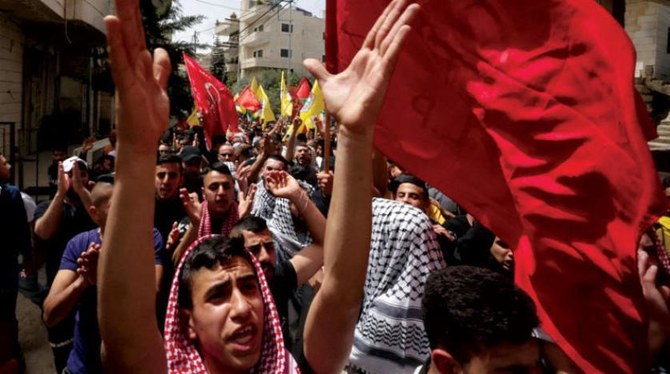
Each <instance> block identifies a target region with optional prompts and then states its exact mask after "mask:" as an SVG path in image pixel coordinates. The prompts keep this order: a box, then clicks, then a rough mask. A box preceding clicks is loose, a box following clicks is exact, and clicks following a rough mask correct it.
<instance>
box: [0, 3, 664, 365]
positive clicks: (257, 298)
mask: <svg viewBox="0 0 670 374" xmlns="http://www.w3.org/2000/svg"><path fill="white" fill-rule="evenodd" d="M418 10H419V6H418V5H416V4H408V2H407V1H404V0H394V1H393V2H391V4H390V5H389V6H388V8H387V9H386V11H385V12H384V14H382V15H381V17H380V18H379V20H378V21H377V23H376V24H375V26H374V27H373V28H372V30H371V31H370V33H369V35H368V36H367V38H366V40H365V42H364V45H363V48H362V49H361V50H360V51H359V53H358V54H357V55H356V57H355V58H354V60H353V62H352V64H351V66H350V67H349V68H348V69H347V70H345V71H343V72H342V73H339V74H337V75H331V74H329V73H328V72H326V70H325V68H324V67H323V66H322V65H321V63H320V62H318V61H315V60H307V61H306V62H305V64H306V67H307V68H308V70H309V71H310V72H311V73H312V74H313V75H314V77H315V78H316V79H317V80H318V81H319V84H320V86H321V87H322V89H323V93H324V97H325V100H326V106H327V109H328V111H329V113H331V114H332V116H333V118H334V121H332V122H326V121H317V128H316V129H314V130H310V131H308V132H307V133H302V134H298V133H297V131H293V130H291V129H297V128H299V127H300V119H299V118H282V119H280V120H279V121H277V122H276V123H262V122H261V121H257V120H253V119H247V118H246V117H240V126H239V131H238V132H229V133H228V135H227V136H218V137H216V136H215V137H211V138H210V137H209V136H208V134H205V133H204V132H203V130H202V127H199V126H194V127H180V126H175V127H172V128H170V129H167V130H166V129H165V127H166V124H167V123H168V108H169V98H168V96H167V93H166V91H165V84H166V81H167V77H168V75H169V73H170V71H171V65H170V61H169V59H168V57H167V54H166V53H165V52H164V51H162V50H156V51H154V52H153V56H152V55H151V54H149V53H148V52H147V51H146V47H145V45H144V41H143V40H142V35H143V29H142V25H141V22H140V20H141V16H140V15H139V11H138V8H137V4H136V2H133V1H120V0H119V1H117V14H118V16H116V17H114V16H110V17H108V18H106V23H107V28H108V43H109V51H110V59H111V61H110V62H111V66H112V71H113V77H114V82H115V85H116V89H117V100H118V109H117V124H116V127H117V129H116V132H115V133H114V142H113V144H112V145H111V146H110V148H109V149H106V150H105V152H104V155H103V156H102V157H101V158H100V160H99V161H98V162H96V166H95V167H89V165H88V164H87V163H86V162H85V161H84V160H83V159H82V158H81V156H83V155H81V154H80V155H76V156H72V157H70V158H67V152H64V151H63V150H62V149H58V150H55V151H54V160H55V162H54V166H53V168H51V169H50V170H49V174H50V177H51V180H52V184H53V193H52V198H51V199H50V200H49V201H45V202H42V203H40V204H39V205H37V206H31V204H30V203H29V201H30V198H29V197H27V196H25V195H24V196H22V195H21V193H20V192H19V191H18V189H17V188H16V187H13V186H11V185H9V184H7V183H6V182H8V179H9V167H10V165H8V164H7V161H6V159H5V158H4V157H3V156H2V155H0V182H2V183H3V184H0V186H1V190H0V209H1V210H0V230H1V231H0V232H2V233H3V234H2V235H3V237H4V240H3V243H4V244H3V247H4V248H6V249H5V250H3V251H0V256H2V258H1V259H0V280H1V281H2V283H0V312H1V313H0V331H1V332H2V333H1V334H0V373H14V372H21V370H22V368H23V363H22V360H21V352H20V349H19V346H18V334H19V333H20V331H18V326H17V323H16V315H15V310H16V298H17V292H18V290H19V283H20V282H21V284H22V286H21V289H22V291H23V292H25V294H26V295H27V296H29V297H31V300H33V301H34V302H35V303H37V304H39V305H40V306H41V307H42V311H43V319H44V324H45V326H46V328H47V330H48V335H49V342H50V344H51V348H52V350H53V357H54V364H55V367H56V370H57V372H58V373H100V372H119V373H127V372H138V373H145V372H170V373H245V372H260V373H298V372H303V373H311V372H316V373H340V372H343V371H346V372H348V373H371V374H374V373H414V372H417V373H486V372H488V373H493V372H511V373H526V372H528V373H538V372H547V373H549V372H564V373H572V372H579V368H577V367H575V366H574V364H573V363H572V362H571V360H570V359H569V358H568V357H567V356H566V355H565V354H564V353H563V352H562V351H561V349H560V348H559V347H558V346H557V345H556V344H554V341H553V340H552V338H551V337H549V336H548V335H547V334H546V333H544V331H543V330H542V328H541V325H540V322H539V318H538V315H537V311H536V306H535V305H534V302H533V300H532V299H531V298H530V297H529V296H528V295H527V294H526V293H525V292H524V291H523V290H521V289H520V288H519V287H517V286H516V285H515V284H514V254H513V253H514V251H513V248H510V247H509V246H508V244H507V243H505V241H504V240H503V239H501V238H499V237H497V236H496V234H495V233H493V232H491V231H490V230H489V229H488V228H487V227H485V226H484V225H482V224H481V223H480V222H478V221H477V219H476V218H475V217H473V216H471V215H470V214H468V213H467V212H466V211H465V210H464V209H463V207H461V206H459V205H458V204H457V202H455V201H453V200H451V199H450V198H449V197H448V196H445V195H444V194H443V193H441V192H440V191H439V190H437V189H435V188H433V187H432V186H430V185H428V184H427V183H426V182H424V181H423V180H421V179H419V178H417V177H416V176H414V175H411V173H409V172H408V171H406V170H403V168H402V166H401V165H397V164H395V163H393V161H391V160H387V159H386V158H385V157H384V156H383V155H382V154H381V153H380V152H378V151H376V150H375V149H374V147H373V135H374V124H375V121H376V118H377V116H378V115H379V111H380V110H381V106H382V103H383V98H384V93H385V91H386V88H387V85H388V82H389V79H390V77H391V74H392V72H393V68H394V66H395V63H396V59H397V56H398V53H399V50H400V48H402V47H401V46H402V42H403V40H404V38H405V37H406V35H407V33H408V32H409V28H410V26H409V25H410V24H411V22H412V19H413V18H414V17H415V16H416V15H417V13H418ZM117 139H118V140H117ZM89 149H90V142H87V143H85V146H84V147H82V151H83V152H86V151H88V150H89ZM669 182H670V181H669ZM664 187H670V183H668V185H667V186H664ZM668 191H669V192H670V188H669V189H668ZM661 223H663V222H661ZM664 227H665V226H660V231H659V233H660V234H661V235H660V238H661V239H663V240H662V242H660V241H659V236H657V235H656V232H655V231H653V230H651V231H648V232H647V234H645V235H644V236H643V238H642V240H641V245H640V251H639V275H640V284H641V287H642V289H643V290H644V293H645V296H646V299H647V301H648V304H649V310H650V324H649V342H645V343H644V344H647V343H648V344H649V347H650V349H649V351H650V354H649V367H650V370H656V371H657V372H665V371H663V370H668V368H670V366H668V363H669V358H670V346H669V343H670V340H669V339H668V337H670V311H669V310H668V300H669V299H670V292H669V289H668V288H667V287H664V286H660V285H659V284H660V282H661V281H667V275H668V274H667V273H665V272H664V271H667V270H668V269H666V268H665V267H664V266H663V264H659V263H658V262H657V261H656V260H657V259H658V258H659V257H658V252H657V249H658V246H661V245H662V244H664V243H665V240H664V239H665V237H666V234H665V231H663V230H664ZM19 255H21V256H19ZM19 257H21V258H22V260H23V263H22V266H23V268H22V267H21V264H20V263H19ZM42 264H44V266H45V268H46V275H47V284H46V287H45V288H40V286H39V284H37V282H36V280H35V278H34V272H35V268H36V267H39V266H41V265H42ZM663 277H666V278H663ZM19 279H21V281H19ZM641 344H642V343H641Z"/></svg>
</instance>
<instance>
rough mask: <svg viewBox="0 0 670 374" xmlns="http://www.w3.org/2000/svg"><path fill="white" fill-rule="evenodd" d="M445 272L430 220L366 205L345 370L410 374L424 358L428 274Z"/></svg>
mask: <svg viewBox="0 0 670 374" xmlns="http://www.w3.org/2000/svg"><path fill="white" fill-rule="evenodd" d="M444 267H446V264H445V262H444V259H443V257H442V252H441V251H440V247H439V244H438V242H437V239H436V236H435V233H434V231H433V227H432V225H431V222H430V219H429V218H428V216H426V215H425V214H424V213H423V212H422V211H420V210H419V209H416V208H414V207H412V206H410V205H407V204H402V203H397V202H394V201H390V200H385V199H374V200H373V202H372V240H371V247H370V257H369V264H368V272H367V278H366V280H365V298H364V300H363V309H362V312H361V317H360V319H359V321H358V324H357V325H356V330H355V333H354V345H353V348H352V351H351V355H350V357H349V363H350V365H351V366H352V367H353V368H355V369H357V370H359V371H362V372H366V373H373V374H376V373H382V374H387V373H412V372H413V371H414V369H415V368H416V367H417V366H419V365H421V364H422V363H423V362H424V361H425V360H426V358H427V357H429V355H430V346H429V343H428V337H427V336H426V333H425V331H424V326H423V316H422V309H421V299H422V298H423V293H424V285H425V283H426V279H427V278H428V276H429V275H430V273H431V272H433V271H435V270H438V269H442V268H444Z"/></svg>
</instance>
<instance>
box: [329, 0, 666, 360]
mask: <svg viewBox="0 0 670 374" xmlns="http://www.w3.org/2000/svg"><path fill="white" fill-rule="evenodd" d="M387 3H388V1H386V0H369V1H359V0H328V5H327V12H328V15H327V20H328V21H327V26H328V29H327V31H326V32H327V36H326V37H327V41H326V46H327V50H326V53H327V65H328V66H329V68H330V69H332V70H331V71H341V70H343V69H344V68H346V66H347V65H348V63H349V62H350V61H351V59H352V57H353V56H354V54H355V53H356V51H357V50H358V49H359V47H360V46H361V44H362V42H363V39H364V36H365V35H366V33H367V31H368V30H369V29H370V27H372V25H373V23H374V20H375V19H376V17H377V16H378V15H379V14H380V13H381V12H382V10H383V8H384V7H385V6H386V4H387ZM421 4H422V9H423V10H422V12H421V15H420V16H419V17H418V18H419V20H418V21H417V23H416V24H415V25H414V27H413V29H414V31H413V32H412V33H411V35H410V37H409V38H408V40H407V41H406V42H405V44H404V46H403V52H402V53H401V56H400V59H399V62H398V66H397V68H396V70H395V73H394V75H393V78H392V80H391V83H390V86H389V90H388V94H387V98H386V102H385V104H384V108H383V111H382V114H381V117H380V119H379V122H378V124H377V128H376V132H375V142H376V145H377V146H378V147H379V148H380V149H381V150H382V151H383V152H384V153H385V154H386V155H387V156H389V157H390V158H392V159H393V160H395V161H396V162H398V163H399V164H400V165H401V166H403V167H405V168H407V169H408V170H409V171H411V172H412V173H414V174H416V175H418V176H419V177H421V178H424V179H425V180H427V181H428V182H429V183H431V184H432V185H434V186H436V187H438V188H439V189H440V190H442V191H443V192H445V193H446V194H447V195H448V196H450V197H452V198H454V199H455V200H456V201H458V202H459V203H460V204H462V205H463V206H464V207H465V208H466V209H467V210H468V211H469V212H471V213H472V214H473V215H474V216H475V217H477V218H478V219H479V220H480V221H481V222H482V223H483V224H485V225H486V226H488V227H490V228H491V229H492V230H493V231H494V232H496V233H497V234H498V235H499V236H501V237H502V238H504V239H505V240H506V241H508V242H510V243H512V244H513V245H514V246H515V247H516V251H515V259H516V261H517V267H516V269H517V272H516V280H517V282H518V284H519V285H520V286H521V287H522V288H524V289H525V290H526V291H527V292H528V293H529V294H530V295H531V297H533V299H534V300H535V302H536V304H537V307H538V313H539V315H540V319H541V321H542V328H543V329H544V330H545V331H546V332H548V333H549V335H550V336H552V337H553V338H554V339H555V340H556V342H557V343H558V344H559V345H560V346H561V348H562V349H563V350H564V351H565V352H566V353H567V354H568V355H569V356H570V358H572V360H573V361H574V362H575V363H576V364H577V365H578V366H579V368H581V369H582V370H584V371H585V372H606V373H618V372H628V373H630V372H641V371H643V368H644V367H645V362H644V361H645V358H646V356H645V354H646V345H647V344H646V343H647V331H646V321H645V309H644V307H645V306H644V303H643V298H642V291H641V287H640V283H639V279H638V276H637V272H636V241H637V238H638V237H639V234H640V232H641V229H642V228H644V227H646V226H648V225H649V224H651V223H652V222H653V221H654V220H655V218H656V216H657V215H660V214H661V213H662V212H663V211H664V209H665V204H666V202H665V199H664V198H663V196H662V194H661V191H660V187H659V183H658V179H657V176H656V174H655V172H654V168H653V164H652V160H651V157H650V153H649V150H648V147H647V144H646V141H645V136H644V135H645V134H651V133H654V132H655V131H654V130H653V129H650V127H649V126H650V125H651V122H650V120H649V117H648V115H647V112H646V108H645V107H644V105H642V103H641V100H640V98H639V96H638V95H637V93H636V92H635V89H634V86H633V69H634V64H635V58H634V50H633V46H632V44H631V42H630V40H629V38H628V37H627V36H626V34H625V33H624V31H623V30H622V29H621V27H620V26H619V25H618V24H617V23H616V22H615V21H614V19H612V17H611V16H610V15H609V14H608V13H607V12H606V11H605V10H604V9H602V8H601V7H600V6H599V5H598V4H597V3H596V2H594V1H586V0H516V1H504V0H489V1H481V0H443V1H436V0H433V1H421Z"/></svg>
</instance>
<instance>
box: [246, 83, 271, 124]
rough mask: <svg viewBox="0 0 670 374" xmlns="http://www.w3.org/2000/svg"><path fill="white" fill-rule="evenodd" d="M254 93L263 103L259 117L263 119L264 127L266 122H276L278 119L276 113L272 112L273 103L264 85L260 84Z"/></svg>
mask: <svg viewBox="0 0 670 374" xmlns="http://www.w3.org/2000/svg"><path fill="white" fill-rule="evenodd" d="M255 81H256V78H254V80H253V81H252V84H253V83H254V82H255ZM257 85H258V84H257ZM252 90H253V88H252ZM254 94H256V97H257V98H258V100H259V101H260V102H261V105H262V106H261V113H260V116H259V118H260V119H262V120H263V128H265V124H267V123H269V122H274V121H276V120H277V119H276V118H275V114H274V113H273V112H272V105H270V99H269V98H268V95H267V94H266V93H265V90H264V89H263V86H262V85H258V88H257V89H256V91H254Z"/></svg>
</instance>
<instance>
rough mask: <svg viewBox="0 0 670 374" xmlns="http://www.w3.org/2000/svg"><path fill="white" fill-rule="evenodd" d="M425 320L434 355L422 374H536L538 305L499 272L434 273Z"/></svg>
mask: <svg viewBox="0 0 670 374" xmlns="http://www.w3.org/2000/svg"><path fill="white" fill-rule="evenodd" d="M423 319H424V325H425V327H426V333H427V334H428V340H429V341H430V348H431V351H432V352H431V357H430V359H429V363H428V364H427V365H425V366H424V367H423V368H422V369H421V370H420V371H419V372H420V373H440V374H450V373H493V372H513V373H534V372H538V369H539V363H540V362H539V360H540V346H539V343H538V341H537V340H536V339H535V338H533V337H532V333H533V330H534V329H535V328H536V327H538V325H539V319H538V317H537V313H536V310H535V304H533V300H532V299H531V298H530V297H529V296H528V295H527V294H526V293H525V292H524V291H523V290H521V289H520V288H518V287H517V286H515V285H514V284H513V283H512V282H510V281H509V279H507V278H505V277H504V276H502V275H500V274H498V273H496V272H493V271H491V270H487V269H482V268H478V267H471V266H453V267H448V268H446V269H444V270H440V271H437V272H435V273H433V274H432V275H431V276H430V277H429V278H428V281H427V282H426V286H425V294H424V297H423Z"/></svg>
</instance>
